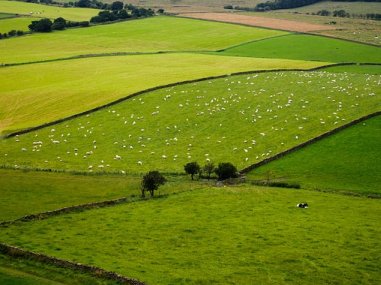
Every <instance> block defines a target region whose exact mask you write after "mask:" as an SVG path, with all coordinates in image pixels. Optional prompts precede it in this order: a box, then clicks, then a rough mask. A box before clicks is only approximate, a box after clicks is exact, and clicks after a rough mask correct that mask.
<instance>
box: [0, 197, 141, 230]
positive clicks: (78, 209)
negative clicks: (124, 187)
mask: <svg viewBox="0 0 381 285" xmlns="http://www.w3.org/2000/svg"><path fill="white" fill-rule="evenodd" d="M134 201H136V200H134V199H133V197H130V198H126V197H122V198H118V199H114V200H106V201H101V202H92V203H86V204H80V205H74V206H69V207H64V208H60V209H56V210H52V211H46V212H41V213H37V214H30V215H26V216H23V217H21V218H18V219H15V220H11V221H4V222H0V227H6V226H10V225H12V224H15V223H17V222H31V221H36V220H45V219H48V218H50V217H54V216H58V215H62V214H68V213H72V212H82V211H84V210H89V209H95V208H105V207H111V206H115V205H119V204H123V203H128V202H134Z"/></svg>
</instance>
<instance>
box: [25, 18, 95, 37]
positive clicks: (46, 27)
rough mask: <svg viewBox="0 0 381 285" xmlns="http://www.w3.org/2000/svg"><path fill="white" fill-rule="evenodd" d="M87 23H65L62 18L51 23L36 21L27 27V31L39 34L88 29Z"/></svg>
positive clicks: (49, 21) (47, 20) (45, 20)
mask: <svg viewBox="0 0 381 285" xmlns="http://www.w3.org/2000/svg"><path fill="white" fill-rule="evenodd" d="M88 26H89V22H88V21H82V22H71V21H66V20H65V19H64V18H62V17H59V18H57V19H54V20H53V22H52V21H51V20H50V19H47V18H45V19H41V20H38V21H32V23H31V24H30V25H29V26H28V28H29V30H31V31H32V32H40V33H48V32H51V31H53V30H57V31H58V30H64V29H66V28H71V27H88Z"/></svg>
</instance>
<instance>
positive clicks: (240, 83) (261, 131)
mask: <svg viewBox="0 0 381 285" xmlns="http://www.w3.org/2000/svg"><path fill="white" fill-rule="evenodd" d="M379 88H380V76H379V75H367V74H345V73H328V72H322V71H321V72H278V73H262V74H249V75H240V76H231V77H228V78H222V79H217V80H213V81H212V80H207V81H203V82H198V83H191V84H186V85H179V86H175V87H171V88H167V89H162V90H157V91H153V92H150V93H147V94H144V95H141V96H139V97H136V98H133V99H131V100H127V101H125V102H122V103H120V104H118V105H115V106H112V107H109V108H107V109H104V110H101V111H98V112H96V113H93V114H91V115H86V116H83V117H79V118H76V119H74V120H71V121H67V122H63V123H61V124H58V125H55V126H52V127H47V128H45V129H42V130H39V131H35V132H32V133H29V134H25V135H20V136H18V137H15V138H11V139H7V140H3V141H2V142H1V149H2V150H3V153H4V155H3V156H2V157H1V158H0V163H1V164H3V165H6V166H8V167H22V168H23V167H31V168H35V167H37V168H52V169H67V170H75V169H78V170H90V171H121V170H124V171H127V172H138V173H141V172H145V171H148V170H150V169H158V170H161V171H175V172H182V171H183V170H182V169H183V165H184V164H185V163H186V162H189V161H195V160H196V161H199V162H200V163H202V164H203V163H205V162H206V161H213V162H215V163H218V162H222V161H230V162H232V163H234V164H235V165H237V166H238V168H240V169H242V168H244V167H247V166H249V165H251V164H253V163H255V162H258V161H260V160H263V159H265V158H267V157H270V156H272V155H274V154H276V153H278V152H280V151H284V150H286V149H288V148H290V147H293V146H295V145H298V144H300V143H302V142H304V141H307V140H309V139H311V138H313V137H315V136H317V135H320V134H322V133H324V132H326V131H329V130H331V129H333V128H336V127H338V126H340V125H343V124H346V123H348V122H350V121H351V120H353V119H357V118H359V117H361V116H364V115H367V114H369V113H371V112H375V111H379V110H380V99H379V95H380V94H379V93H378V90H379Z"/></svg>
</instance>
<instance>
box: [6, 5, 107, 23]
mask: <svg viewBox="0 0 381 285" xmlns="http://www.w3.org/2000/svg"><path fill="white" fill-rule="evenodd" d="M0 12H2V13H10V14H19V15H28V16H33V17H38V18H51V19H55V18H58V17H63V18H65V19H66V20H71V21H89V20H90V18H91V17H93V16H95V15H97V14H98V12H99V10H97V9H90V8H63V7H56V6H49V5H41V4H35V3H27V2H21V1H8V0H0ZM0 24H1V23H0Z"/></svg>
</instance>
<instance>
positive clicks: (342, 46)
mask: <svg viewBox="0 0 381 285" xmlns="http://www.w3.org/2000/svg"><path fill="white" fill-rule="evenodd" d="M221 54H224V55H235V56H237V55H239V56H253V57H264V58H288V59H303V60H316V61H330V62H356V63H381V57H380V48H379V47H375V46H369V45H364V44H359V43H354V42H348V41H343V40H336V39H330V38H326V37H321V36H312V35H287V36H284V37H277V38H272V39H266V40H263V41H258V42H252V43H248V44H244V45H240V46H237V47H234V48H231V49H227V50H226V51H224V52H222V53H221Z"/></svg>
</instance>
